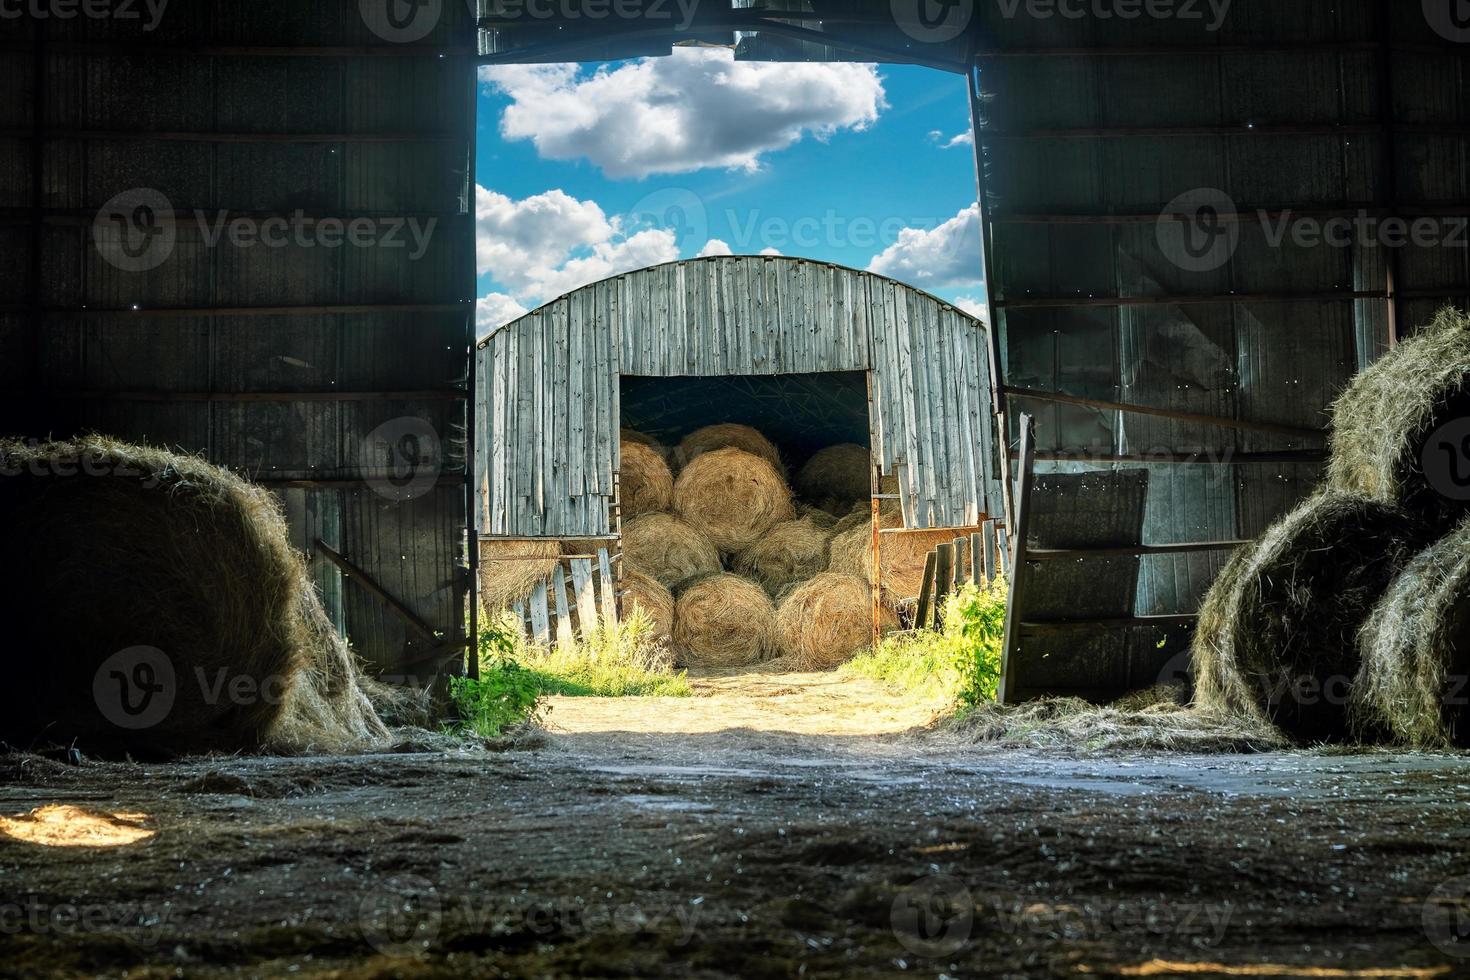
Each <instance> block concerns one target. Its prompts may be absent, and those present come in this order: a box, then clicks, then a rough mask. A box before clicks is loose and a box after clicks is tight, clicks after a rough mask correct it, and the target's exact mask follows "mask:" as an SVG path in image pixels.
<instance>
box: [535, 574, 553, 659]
mask: <svg viewBox="0 0 1470 980" xmlns="http://www.w3.org/2000/svg"><path fill="white" fill-rule="evenodd" d="M531 629H532V631H533V634H534V635H535V637H536V642H537V643H539V644H541V645H542V646H544V647H549V646H551V613H550V611H549V610H548V609H547V608H546V582H545V581H544V580H543V581H540V582H537V583H536V588H535V589H534V590H533V591H532V592H531Z"/></svg>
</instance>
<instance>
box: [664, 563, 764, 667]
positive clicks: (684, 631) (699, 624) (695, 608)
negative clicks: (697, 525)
mask: <svg viewBox="0 0 1470 980" xmlns="http://www.w3.org/2000/svg"><path fill="white" fill-rule="evenodd" d="M775 625H776V607H775V606H774V605H772V604H771V597H770V596H768V595H766V592H765V590H764V589H762V588H761V587H760V586H759V585H756V584H755V583H754V582H752V581H750V580H749V579H743V578H741V577H740V576H738V575H712V576H710V577H708V578H706V579H703V580H701V581H699V582H696V583H695V584H694V585H692V586H690V587H689V588H688V589H686V590H685V591H684V592H683V594H682V595H680V596H679V601H678V603H677V604H676V605H675V609H674V644H675V646H677V647H678V648H679V650H680V652H681V653H682V655H683V662H684V664H685V665H686V666H689V667H716V668H718V667H745V666H749V665H751V664H757V663H760V662H761V661H763V660H767V659H769V658H770V656H771V655H772V653H773V652H774V649H775Z"/></svg>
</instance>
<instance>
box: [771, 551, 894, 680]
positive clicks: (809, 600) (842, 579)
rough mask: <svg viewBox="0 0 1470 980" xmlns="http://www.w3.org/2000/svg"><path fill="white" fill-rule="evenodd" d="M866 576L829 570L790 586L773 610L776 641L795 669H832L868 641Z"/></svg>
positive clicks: (870, 629) (870, 613)
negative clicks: (786, 593)
mask: <svg viewBox="0 0 1470 980" xmlns="http://www.w3.org/2000/svg"><path fill="white" fill-rule="evenodd" d="M872 595H873V594H872V590H871V589H870V588H869V586H868V583H867V580H866V579H862V578H859V577H857V576H855V575H837V574H834V573H831V572H828V573H825V574H822V575H818V576H817V577H816V578H813V579H811V580H810V581H808V582H803V583H802V584H801V585H799V586H797V587H796V588H795V589H793V590H792V591H791V592H790V593H789V594H788V595H787V596H786V597H785V598H784V599H782V600H781V608H780V609H779V610H778V611H777V613H776V641H777V645H778V647H779V649H780V651H781V653H782V655H783V656H784V657H785V658H786V659H788V660H789V661H790V662H792V663H793V664H794V665H795V669H797V670H830V669H831V668H833V667H836V666H837V665H838V664H841V663H845V662H846V661H848V660H850V659H852V656H853V654H855V653H857V652H858V651H860V650H862V649H863V648H864V647H866V646H868V645H869V644H870V643H871V642H872V632H873V626H872V621H873V598H872Z"/></svg>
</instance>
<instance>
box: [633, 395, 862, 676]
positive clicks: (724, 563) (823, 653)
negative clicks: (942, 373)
mask: <svg viewBox="0 0 1470 980" xmlns="http://www.w3.org/2000/svg"><path fill="white" fill-rule="evenodd" d="M619 384H620V391H619V394H620V403H621V419H620V421H621V424H622V430H621V432H622V435H621V448H622V453H621V465H620V471H619V496H618V507H619V511H620V513H619V518H620V520H619V528H620V532H621V540H622V566H623V571H624V575H623V580H624V583H625V590H624V591H625V601H624V605H625V607H627V608H629V609H631V607H634V606H640V605H646V606H648V607H649V608H652V607H653V606H654V605H658V606H661V607H663V608H669V606H670V603H672V605H673V610H674V615H673V620H672V622H673V628H672V635H671V637H670V641H671V643H670V645H671V649H672V650H673V651H674V652H675V656H676V658H677V660H678V662H679V663H680V665H681V666H684V667H687V668H688V669H689V670H691V671H693V672H696V673H697V672H701V671H732V670H736V671H738V670H741V669H752V670H754V669H768V665H769V664H771V663H772V662H780V665H781V668H782V669H788V670H824V669H829V668H832V667H836V666H837V665H838V664H840V663H842V662H843V661H845V660H847V659H849V658H850V657H851V656H852V655H853V654H854V653H856V652H857V651H858V650H859V649H861V648H863V647H866V646H869V645H870V644H871V642H872V637H873V632H874V628H875V625H877V624H879V623H880V622H881V621H882V609H881V608H880V600H879V598H878V592H877V590H874V589H872V588H871V581H872V580H871V569H872V558H871V556H872V545H873V530H872V529H873V524H872V506H873V491H874V473H873V461H872V455H871V452H870V450H869V419H868V401H869V396H868V391H869V382H868V377H867V374H866V373H865V372H860V371H857V372H834V373H820V374H815V373H814V374H780V375H767V376H701V377H636V376H624V377H622V378H621V379H620V381H619ZM665 590H667V591H665Z"/></svg>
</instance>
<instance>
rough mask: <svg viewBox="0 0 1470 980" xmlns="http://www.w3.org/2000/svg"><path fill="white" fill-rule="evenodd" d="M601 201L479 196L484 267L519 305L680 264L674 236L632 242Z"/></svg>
mask: <svg viewBox="0 0 1470 980" xmlns="http://www.w3.org/2000/svg"><path fill="white" fill-rule="evenodd" d="M629 230H630V229H628V228H626V227H625V226H624V223H623V221H622V220H621V219H619V218H617V217H613V218H609V217H608V216H607V215H606V214H605V213H604V212H603V210H602V208H601V207H599V206H598V205H597V203H596V202H595V201H579V200H577V199H576V198H574V197H572V196H571V195H569V194H567V193H565V192H564V191H560V190H553V191H547V192H546V193H544V194H537V195H535V196H533V197H528V198H525V199H523V200H520V201H516V200H512V199H511V198H509V197H507V196H505V195H504V194H498V193H496V192H495V191H492V190H487V189H485V188H484V187H476V188H475V245H476V265H477V267H478V270H479V273H480V275H482V276H483V275H489V276H491V277H492V278H493V279H494V280H495V282H496V283H498V284H499V285H500V286H502V287H503V288H504V289H505V290H507V295H508V296H509V298H511V299H512V300H513V301H514V302H517V303H520V304H523V305H529V304H533V303H541V302H545V301H547V300H551V299H555V298H556V297H558V296H560V295H562V294H563V293H568V292H571V291H572V290H574V289H578V288H580V287H582V286H585V285H587V284H588V283H593V282H597V281H598V280H600V279H606V278H608V277H609V276H615V275H617V274H618V273H620V272H629V271H631V270H633V269H641V268H643V267H645V266H650V265H658V264H660V263H662V262H672V261H674V260H675V259H677V258H678V257H679V247H678V242H677V239H676V235H675V233H674V232H673V231H670V230H668V229H662V228H652V229H644V230H642V231H637V232H634V233H632V234H629V233H628V232H629Z"/></svg>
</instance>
